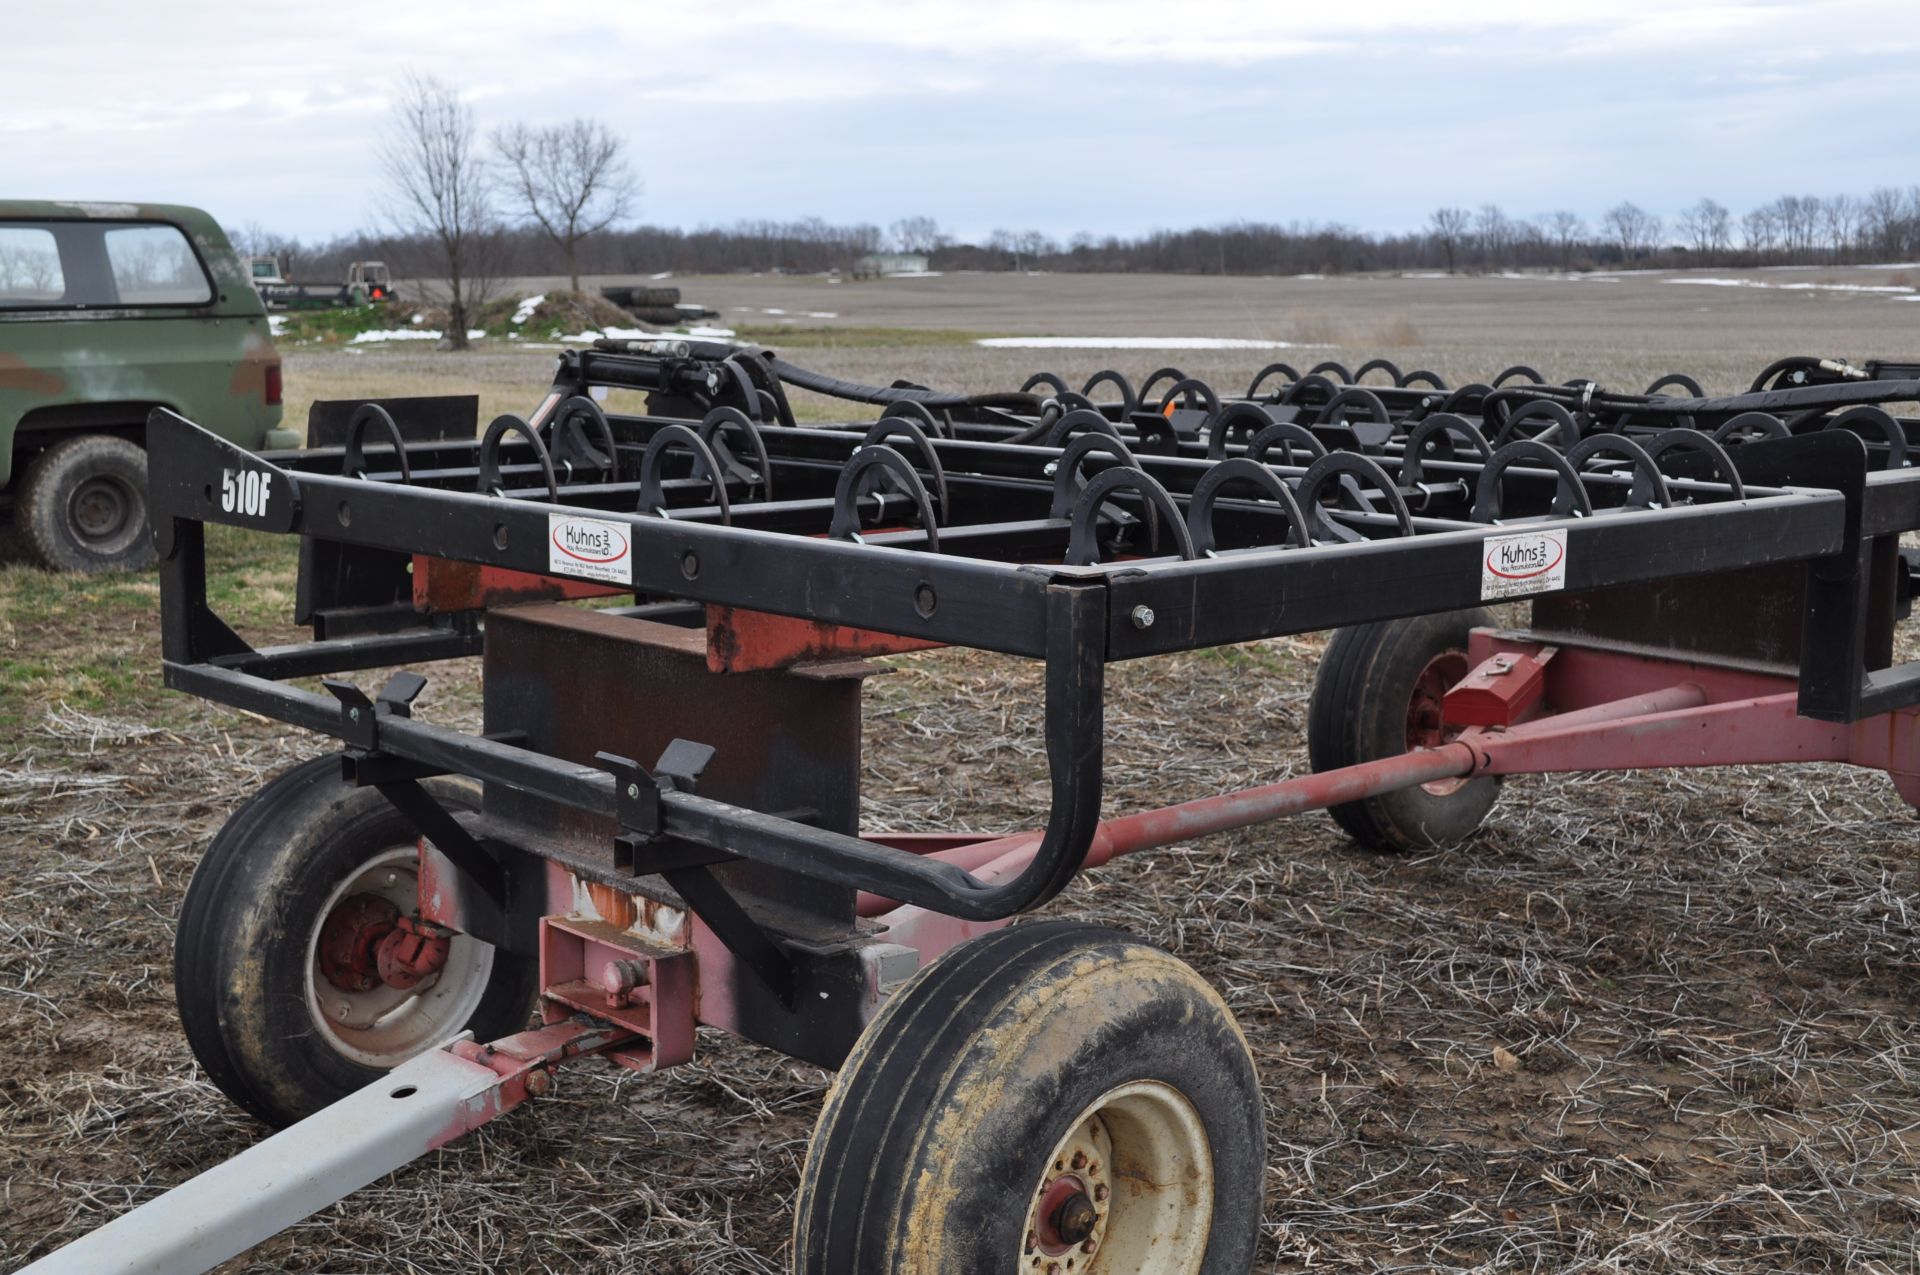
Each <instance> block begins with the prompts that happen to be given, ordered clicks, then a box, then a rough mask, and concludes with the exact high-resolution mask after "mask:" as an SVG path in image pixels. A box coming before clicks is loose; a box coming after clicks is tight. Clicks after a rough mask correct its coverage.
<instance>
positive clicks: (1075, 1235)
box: [1022, 1114, 1113, 1275]
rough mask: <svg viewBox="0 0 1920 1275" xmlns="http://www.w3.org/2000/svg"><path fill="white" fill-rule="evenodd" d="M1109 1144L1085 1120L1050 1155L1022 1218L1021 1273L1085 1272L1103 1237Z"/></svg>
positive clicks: (1095, 1124) (1092, 1119)
mask: <svg viewBox="0 0 1920 1275" xmlns="http://www.w3.org/2000/svg"><path fill="white" fill-rule="evenodd" d="M1112 1158H1113V1157H1112V1141H1111V1139H1110V1138H1109V1137H1108V1136H1107V1128H1106V1125H1105V1123H1104V1122H1102V1121H1101V1119H1100V1117H1099V1115H1098V1114H1091V1115H1088V1116H1087V1117H1086V1118H1085V1119H1083V1120H1081V1121H1080V1123H1079V1124H1078V1125H1077V1126H1076V1127H1075V1128H1074V1130H1073V1132H1072V1133H1070V1134H1068V1135H1067V1140H1066V1141H1065V1142H1063V1143H1062V1144H1061V1145H1060V1147H1059V1148H1058V1149H1057V1150H1056V1151H1055V1152H1054V1157H1053V1161H1052V1162H1051V1163H1050V1164H1049V1165H1048V1166H1047V1171H1046V1173H1045V1174H1044V1175H1043V1176H1042V1178H1041V1182H1040V1189H1039V1192H1038V1198H1037V1199H1036V1200H1035V1203H1034V1206H1033V1209H1032V1211H1031V1212H1030V1213H1029V1215H1028V1221H1027V1238H1026V1245H1025V1253H1024V1255H1023V1256H1024V1258H1025V1261H1024V1262H1023V1264H1022V1269H1024V1270H1027V1271H1036V1272H1039V1273H1040V1275H1067V1273H1068V1272H1075V1273H1076V1275H1077V1272H1079V1271H1081V1270H1085V1269H1088V1268H1089V1267H1091V1265H1092V1261H1091V1259H1092V1257H1093V1255H1094V1254H1095V1253H1097V1252H1099V1250H1100V1241H1101V1239H1102V1238H1103V1236H1104V1234H1105V1231H1106V1221H1107V1211H1108V1200H1109V1199H1110V1198H1111V1195H1112V1191H1113V1186H1112V1182H1111V1181H1110V1176H1109V1175H1110V1173H1111V1161H1112Z"/></svg>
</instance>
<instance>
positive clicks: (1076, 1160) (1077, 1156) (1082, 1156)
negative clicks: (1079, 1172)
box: [1073, 1151, 1087, 1169]
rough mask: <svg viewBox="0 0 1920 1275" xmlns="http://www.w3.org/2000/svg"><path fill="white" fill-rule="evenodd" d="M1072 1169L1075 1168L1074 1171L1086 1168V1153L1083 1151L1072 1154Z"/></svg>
mask: <svg viewBox="0 0 1920 1275" xmlns="http://www.w3.org/2000/svg"><path fill="white" fill-rule="evenodd" d="M1073 1167H1074V1168H1076V1169H1084V1168H1086V1167H1087V1153H1086V1152H1084V1151H1076V1152H1074V1153H1073Z"/></svg>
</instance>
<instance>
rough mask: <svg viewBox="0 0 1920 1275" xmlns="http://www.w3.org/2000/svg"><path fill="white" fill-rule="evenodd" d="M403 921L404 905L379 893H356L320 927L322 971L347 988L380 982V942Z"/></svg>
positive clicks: (358, 988) (358, 989) (363, 987)
mask: <svg viewBox="0 0 1920 1275" xmlns="http://www.w3.org/2000/svg"><path fill="white" fill-rule="evenodd" d="M399 922H400V909H399V908H397V907H395V906H394V905H393V904H392V903H391V902H389V901H388V900H386V899H383V898H381V897H380V896H379V895H377V894H352V895H348V896H347V897H346V898H344V899H342V900H340V902H339V903H337V904H335V905H334V909H333V911H331V912H329V913H327V919H326V922H325V923H324V924H323V925H322V926H321V927H320V950H319V953H318V955H319V958H320V972H321V973H322V974H324V975H325V976H326V979H327V981H328V982H329V983H332V984H333V985H334V986H335V987H337V988H339V989H340V990H341V991H343V992H370V991H372V990H373V989H374V988H376V987H378V986H380V984H381V981H382V980H381V977H380V945H381V942H382V940H384V939H385V938H386V937H387V936H388V935H389V934H392V933H393V932H394V927H395V926H396V925H398V924H399Z"/></svg>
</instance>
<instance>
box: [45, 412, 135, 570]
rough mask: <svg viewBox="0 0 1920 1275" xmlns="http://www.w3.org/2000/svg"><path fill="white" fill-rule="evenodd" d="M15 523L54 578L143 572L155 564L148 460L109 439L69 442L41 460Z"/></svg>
mask: <svg viewBox="0 0 1920 1275" xmlns="http://www.w3.org/2000/svg"><path fill="white" fill-rule="evenodd" d="M13 516H14V522H15V525H16V526H17V527H18V528H19V531H20V537H21V539H23V540H25V541H26V542H27V549H28V551H29V552H30V553H32V555H33V557H34V559H35V560H36V561H38V562H39V563H40V564H41V565H42V566H44V567H47V568H49V569H50V570H54V571H137V570H140V569H141V568H144V567H150V566H152V565H153V562H154V550H153V537H152V536H151V535H150V534H148V527H147V453H146V452H145V451H143V450H142V449H141V448H140V446H139V444H137V443H131V442H128V441H127V440H126V439H124V438H113V437H111V436H109V435H106V434H81V435H79V436H77V437H74V438H63V439H61V440H60V441H59V442H57V443H55V444H54V445H53V446H51V447H49V448H47V449H46V450H45V451H43V452H41V453H40V454H39V455H38V456H35V457H34V458H33V461H32V462H31V463H30V464H29V465H28V466H27V472H26V476H25V477H24V478H22V479H21V482H20V496H19V504H18V505H17V507H16V508H15V510H14V515H13Z"/></svg>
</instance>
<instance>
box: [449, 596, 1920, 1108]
mask: <svg viewBox="0 0 1920 1275" xmlns="http://www.w3.org/2000/svg"><path fill="white" fill-rule="evenodd" d="M763 620H764V623H763ZM830 627H831V626H817V625H816V626H808V627H807V629H805V630H804V631H803V630H801V629H797V628H796V627H795V626H794V624H793V622H791V621H787V620H783V619H780V618H779V617H773V616H767V617H761V616H759V615H758V614H757V613H753V612H743V611H737V610H732V611H729V612H727V614H726V615H725V616H723V617H714V616H710V617H709V623H708V639H709V643H710V648H711V645H713V644H715V643H716V637H715V635H716V634H720V635H721V636H720V637H719V638H718V639H717V642H718V644H719V645H721V646H724V648H725V650H724V651H722V652H719V653H715V651H714V650H712V649H710V651H709V664H710V666H712V667H714V668H715V669H716V671H718V670H721V669H725V670H729V671H746V670H748V669H753V670H764V669H767V668H769V667H784V666H791V665H793V664H795V663H797V662H799V661H803V660H808V659H814V660H817V659H821V658H833V657H840V658H846V657H848V656H853V655H856V654H866V653H879V652H883V651H887V650H891V649H896V648H894V647H891V646H889V645H888V644H887V643H885V642H878V641H873V640H871V637H872V636H876V635H867V634H865V633H862V632H859V631H849V632H846V633H844V634H842V633H834V632H819V631H817V630H820V629H822V628H830ZM1468 662H1469V668H1470V671H1469V672H1468V673H1467V675H1466V676H1465V677H1464V678H1462V679H1461V681H1460V682H1459V683H1458V684H1456V685H1455V686H1454V687H1453V689H1452V690H1451V691H1449V692H1448V693H1447V695H1446V698H1445V701H1444V716H1445V720H1446V724H1447V735H1448V739H1447V742H1444V743H1441V744H1439V745H1438V746H1434V747H1422V748H1413V749H1410V750H1409V751H1407V752H1405V753H1402V754H1399V755H1397V756H1392V757H1385V758H1381V759H1379V760H1377V761H1369V762H1363V763H1361V764H1358V765H1354V766H1348V767H1345V768H1343V769H1339V770H1332V771H1326V772H1322V773H1319V774H1310V775H1302V776H1298V777H1295V778H1291V779H1285V780H1281V781H1279V782H1276V783H1272V784H1266V785H1262V786H1259V787H1254V788H1248V789H1243V790H1240V791H1237V792H1231V793H1224V794H1220V795H1217V796H1212V797H1203V798H1199V799H1197V800H1193V801H1187V802H1182V803H1179V804H1177V805H1172V806H1166V807H1162V808H1159V809H1155V810H1147V811H1141V812H1139V813H1135V814H1129V815H1122V816H1118V817H1115V818H1112V819H1108V820H1105V821H1103V822H1102V823H1101V825H1100V828H1099V832H1098V834H1097V836H1096V838H1095V840H1094V843H1093V846H1092V848H1091V850H1090V851H1089V852H1088V855H1087V858H1086V866H1087V867H1089V868H1092V867H1098V866H1099V865H1101V864H1103V863H1106V862H1107V861H1109V860H1111V859H1114V858H1118V857H1119V856H1121V855H1127V854H1133V853H1136V852H1138V851H1142V850H1150V849H1154V848H1157V847H1162V846H1167V845H1171V844H1173V843H1175V842H1178V841H1184V840H1189V839H1191V838H1195V837H1202V836H1206V835H1208V834H1211V833H1216V832H1224V831H1227V830H1229V829H1234V828H1242V827H1248V826H1251V825H1253V824H1258V823H1265V822H1269V821H1271V820H1274V819H1277V818H1280V817H1283V816H1286V815H1291V814H1299V813H1304V812H1307V811H1312V810H1319V809H1324V808H1326V807H1328V806H1334V805H1340V804H1342V803H1345V802H1350V801H1356V800H1360V799H1362V798H1365V797H1369V796H1374V795H1378V794H1382V793H1388V792H1393V791H1396V790H1398V789H1402V788H1408V787H1411V786H1413V785H1415V784H1430V783H1438V782H1444V781H1449V780H1462V779H1468V778H1472V777H1475V776H1479V775H1516V774H1542V773H1552V772H1558V771H1601V770H1634V769H1648V768H1655V767H1667V766H1727V765H1751V764H1768V763H1786V762H1809V761H1827V762H1845V763H1848V764H1852V765H1858V766H1867V767H1872V768H1874V769H1878V770H1883V771H1886V772H1887V773H1888V774H1889V775H1890V776H1891V777H1892V778H1893V780H1894V783H1895V785H1896V786H1897V787H1898V789H1899V791H1900V793H1901V795H1902V796H1903V797H1904V798H1906V799H1907V800H1909V801H1910V802H1912V803H1914V804H1916V805H1920V732H1917V731H1916V730H1915V726H1916V720H1915V719H1916V714H1920V710H1916V709H1902V710H1899V711H1896V712H1892V713H1887V714H1883V715H1880V716H1878V717H1872V718H1868V719H1865V720H1863V721H1860V722H1855V723H1852V724H1842V723H1831V722H1821V721H1815V720H1812V719H1809V718H1803V717H1800V716H1798V715H1797V714H1796V712H1795V703H1796V697H1797V684H1796V681H1795V678H1794V676H1793V674H1792V673H1791V672H1790V671H1787V670H1784V669H1783V670H1781V671H1778V672H1773V671H1766V670H1763V669H1758V668H1755V667H1752V666H1737V665H1733V664H1719V663H1714V662H1712V661H1711V660H1702V659H1685V658H1680V657H1677V656H1667V655H1659V654H1649V653H1646V652H1641V651H1627V650H1623V649H1619V648H1615V647H1609V646H1606V645H1603V644H1593V645H1582V644H1579V643H1578V641H1577V640H1573V641H1570V640H1568V639H1565V638H1560V637H1556V638H1555V639H1554V641H1553V642H1551V643H1549V642H1547V641H1544V640H1541V639H1538V638H1536V637H1533V636H1531V635H1528V634H1524V633H1509V632H1498V631H1493V630H1485V629H1483V630H1476V631H1475V633H1474V634H1473V636H1472V639H1471V643H1470V649H1469V652H1468ZM1042 837H1043V833H1042V832H1041V831H1040V830H1037V829H1036V830H1033V831H1029V832H1023V833H1016V834H1012V835H1006V836H992V837H981V836H968V835H966V834H958V833H950V834H885V833H876V834H870V838H869V839H871V840H873V841H876V842H880V843H882V844H886V845H890V846H894V847H898V848H901V849H908V850H912V851H915V852H917V853H921V854H925V855H928V856H930V857H933V858H938V859H942V860H945V861H947V862H950V863H953V864H956V865H958V866H960V867H963V868H966V869H967V870H969V871H971V872H973V873H975V874H976V875H977V876H979V877H980V878H981V879H983V880H986V881H1000V880H1006V879H1009V878H1012V877H1014V876H1016V875H1018V873H1019V872H1020V871H1021V870H1022V869H1023V868H1024V867H1025V866H1026V865H1027V864H1028V863H1029V862H1030V861H1031V860H1032V858H1033V855H1034V853H1035V851H1036V850H1037V848H1038V847H1039V845H1040V843H1041V840H1042ZM423 853H426V854H427V855H428V857H429V858H434V857H437V856H434V855H433V854H432V852H431V849H430V847H425V846H423ZM435 875H436V873H435V872H434V871H433V870H432V869H431V867H430V869H429V870H428V871H425V872H423V873H422V874H421V880H422V883H423V900H422V910H423V915H425V916H426V917H427V919H429V920H436V921H441V922H443V923H446V924H450V925H457V923H458V919H459V918H458V917H457V916H449V915H445V914H444V911H442V912H436V911H435V910H434V908H433V907H432V905H431V904H430V902H429V901H428V900H427V899H426V898H425V897H424V895H425V894H426V893H427V891H426V890H425V888H424V887H425V884H426V883H427V882H429V881H431V880H433V879H434V877H435ZM550 876H551V880H550V885H549V903H550V905H551V906H550V908H549V912H550V913H551V915H549V916H548V917H547V919H546V921H545V922H543V927H544V928H543V934H542V940H541V958H542V963H543V971H544V972H545V975H546V977H545V980H544V981H545V983H546V986H547V998H548V999H547V1003H548V1011H547V1012H548V1020H549V1021H550V1022H552V1021H559V1020H560V1019H562V1018H564V1017H565V1015H566V1014H568V1013H570V1012H573V1011H575V1010H581V1011H586V1012H589V1013H593V1014H597V1015H599V1016H601V1017H603V1018H611V1019H612V1020H614V1021H616V1022H618V1023H621V1024H622V1025H623V1026H626V1027H628V1028H629V1029H630V1030H631V1031H633V1032H634V1034H635V1041H636V1042H637V1043H636V1044H635V1045H634V1046H632V1047H630V1048H624V1049H622V1048H615V1049H610V1050H603V1051H602V1052H604V1053H606V1054H607V1055H608V1056H610V1057H612V1058H613V1059H614V1060H615V1061H618V1062H620V1063H622V1064H624V1065H627V1066H633V1067H639V1068H643V1069H649V1070H650V1069H652V1068H654V1067H661V1066H671V1065H673V1064H674V1063H676V1062H681V1061H685V1060H686V1059H687V1058H689V1057H691V1055H692V1033H693V1027H694V1025H695V1024H696V1023H702V1024H707V1025H710V1026H718V1027H722V1028H727V1027H733V1026H736V1025H737V1018H736V1011H735V1007H734V1006H733V1005H732V1004H731V1003H730V1002H729V1000H728V998H727V997H726V996H725V994H724V992H722V991H719V990H718V989H724V988H725V987H726V986H727V982H728V980H727V977H726V975H728V974H729V973H730V972H731V970H732V967H733V961H734V958H733V956H732V955H731V954H730V953H729V952H728V951H727V949H726V947H725V946H724V945H723V944H722V943H721V942H720V941H719V939H718V938H717V937H716V936H715V935H713V934H712V933H711V932H710V931H708V930H707V928H706V926H705V925H704V924H703V923H702V922H701V921H700V919H699V918H698V917H696V916H693V915H692V914H691V913H687V912H683V911H680V910H677V909H674V908H671V907H666V906H663V905H661V904H659V903H657V902H656V901H654V900H651V899H649V898H647V897H645V896H643V895H640V894H633V895H626V894H622V893H621V892H620V891H618V890H616V889H614V888H611V887H608V886H606V885H604V884H600V883H588V882H585V881H583V880H580V879H578V878H575V877H574V876H573V875H572V874H571V873H569V872H567V871H566V870H565V869H564V868H562V867H560V866H559V865H557V864H554V865H551V867H550ZM858 910H859V913H860V914H861V915H862V916H863V917H868V918H872V919H873V920H874V921H875V922H876V923H877V925H878V926H879V927H880V929H879V937H880V938H881V939H882V940H884V942H883V943H881V944H879V945H877V946H876V947H875V948H874V953H875V955H874V959H873V960H872V961H871V962H870V972H871V973H872V981H871V986H870V988H869V999H870V1005H871V1006H872V1007H876V1008H877V1005H878V1003H879V999H880V996H881V995H882V994H883V993H884V991H885V990H886V989H887V988H888V987H890V986H891V985H892V984H894V983H895V982H897V981H899V979H901V978H903V977H904V976H906V975H907V974H909V973H911V971H912V969H914V968H917V967H918V966H919V965H921V964H924V963H926V962H928V961H931V960H932V959H934V958H935V957H937V956H938V955H940V954H941V953H942V952H944V951H946V950H947V949H949V948H951V947H953V946H955V945H956V944H958V943H961V942H963V941H965V940H966V939H968V938H970V937H973V936H974V935H976V934H979V933H982V932H984V931H987V930H991V929H994V928H997V927H998V926H1000V925H1004V924H1006V923H1007V922H1005V921H986V922H977V921H964V920H960V919H958V918H954V917H951V916H947V915H944V914H941V913H937V912H933V911H930V910H928V909H925V908H920V907H912V906H901V905H899V904H897V903H895V902H894V901H893V900H890V899H885V898H881V897H878V896H876V895H872V894H862V895H861V896H860V897H859V900H858ZM902 957H905V958H906V961H905V963H904V964H902V963H901V961H900V958H902ZM649 1042H650V1043H649Z"/></svg>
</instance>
